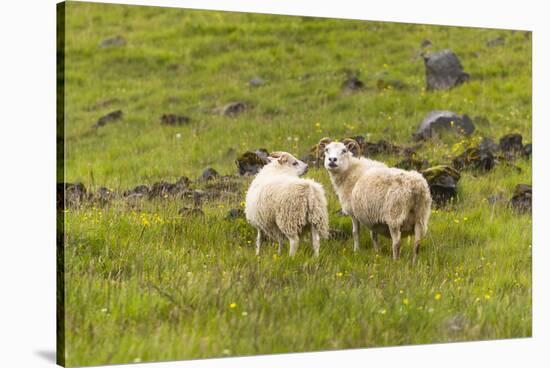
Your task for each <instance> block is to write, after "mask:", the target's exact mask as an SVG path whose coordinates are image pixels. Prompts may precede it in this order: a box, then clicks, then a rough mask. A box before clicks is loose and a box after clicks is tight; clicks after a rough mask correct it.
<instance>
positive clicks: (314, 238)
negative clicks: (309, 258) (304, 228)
mask: <svg viewBox="0 0 550 368" xmlns="http://www.w3.org/2000/svg"><path fill="white" fill-rule="evenodd" d="M311 244H312V245H313V252H314V253H315V257H319V248H320V247H321V243H320V238H319V232H318V231H317V230H316V229H314V228H311Z"/></svg>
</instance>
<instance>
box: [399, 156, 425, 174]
mask: <svg viewBox="0 0 550 368" xmlns="http://www.w3.org/2000/svg"><path fill="white" fill-rule="evenodd" d="M429 166H430V164H429V162H428V160H425V159H424V160H420V159H418V158H416V157H414V156H410V157H407V158H406V159H404V160H401V161H399V162H398V163H397V164H396V165H395V167H397V168H399V169H403V170H416V171H421V170H425V169H427V168H428V167H429Z"/></svg>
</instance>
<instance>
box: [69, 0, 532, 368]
mask: <svg viewBox="0 0 550 368" xmlns="http://www.w3.org/2000/svg"><path fill="white" fill-rule="evenodd" d="M66 32H67V33H66V36H67V38H66V55H65V56H66V59H65V60H66V70H65V78H66V95H65V98H66V105H65V112H66V115H65V122H66V129H65V137H66V143H65V149H66V167H65V177H66V181H68V182H82V183H83V184H84V185H85V186H86V188H87V189H88V191H91V192H93V191H95V190H97V189H98V188H99V187H101V186H105V187H108V188H109V189H111V190H114V191H123V190H125V189H128V188H132V187H134V186H136V185H139V184H145V185H151V184H153V183H154V182H157V181H161V180H165V181H170V182H173V181H175V180H176V179H177V178H179V177H181V176H187V177H189V178H191V179H195V178H197V177H198V176H199V175H200V174H201V172H202V171H203V169H204V168H205V167H207V166H212V167H213V168H215V169H216V170H217V171H218V172H220V174H222V175H235V174H236V173H237V169H236V167H235V163H234V161H235V159H236V158H237V156H238V155H239V154H240V153H242V152H244V151H246V150H249V149H252V150H253V149H257V148H266V149H268V150H284V151H289V152H291V153H294V154H296V155H297V156H301V155H303V154H306V153H308V151H309V149H310V147H311V146H312V145H314V144H315V143H316V142H317V141H318V140H319V139H320V138H322V137H325V136H331V137H336V138H338V137H344V136H354V135H363V136H365V137H367V139H368V140H370V141H377V140H379V139H386V140H389V141H392V142H394V143H396V144H400V145H411V144H412V140H411V135H412V133H413V132H414V131H415V130H416V128H417V126H418V125H419V123H420V121H421V120H422V118H423V117H424V116H425V115H426V114H427V113H428V112H429V111H430V110H433V109H446V110H452V111H456V112H457V113H467V114H469V115H470V116H472V117H474V116H480V117H485V118H486V119H478V120H476V122H477V124H476V131H475V133H474V134H473V136H472V137H471V138H462V137H457V136H454V135H449V136H445V137H443V138H442V139H437V140H434V141H432V142H429V143H426V144H424V145H423V146H422V148H420V150H419V151H418V155H419V156H420V157H422V158H426V159H427V160H429V161H430V164H439V163H449V162H450V160H451V157H452V156H454V155H456V154H457V153H460V152H461V151H462V150H463V149H465V148H466V147H468V146H469V145H471V144H474V142H478V141H479V139H480V138H481V137H490V138H493V139H494V140H497V141H498V138H499V137H501V136H502V135H504V134H506V133H510V132H517V133H521V134H522V135H523V137H524V141H525V142H530V141H531V39H530V34H528V33H525V32H514V31H505V30H486V29H472V28H458V27H441V26H426V25H412V24H397V23H381V22H368V21H356V20H355V21H354V20H332V19H318V18H309V17H282V16H274V15H255V14H244V13H226V12H206V11H191V10H185V9H167V8H154V7H151V8H149V7H136V6H118V5H104V4H87V3H68V4H67V16H66ZM115 36H121V37H123V39H124V40H125V42H124V43H125V44H124V45H119V46H116V45H115V46H111V47H102V46H101V43H102V42H103V41H104V40H105V39H108V38H111V37H115ZM499 37H501V38H503V39H504V43H503V44H498V42H496V43H497V45H495V46H492V47H489V46H488V45H487V42H488V41H491V40H495V39H498V38H499ZM425 39H426V40H430V41H431V44H432V46H431V47H429V48H426V51H428V52H429V51H437V50H441V49H445V48H451V49H452V50H453V51H454V52H455V53H456V54H457V55H458V56H459V57H460V59H461V61H462V64H463V66H464V69H465V70H466V71H467V72H468V73H470V74H471V80H470V81H469V82H468V83H466V84H464V85H462V86H459V87H457V88H454V89H452V90H450V91H438V92H427V91H425V89H424V87H425V79H424V65H423V61H422V58H421V57H420V52H421V51H422V49H421V42H422V41H423V40H425ZM350 74H354V75H358V76H359V79H361V80H362V81H363V82H364V83H365V88H364V89H362V90H361V91H358V92H355V93H351V94H349V93H345V92H344V91H343V90H342V82H343V81H344V80H345V79H346V77H347V76H348V75H350ZM253 77H261V78H262V79H263V80H265V84H263V85H261V86H258V87H252V86H250V85H249V80H250V79H252V78H253ZM379 79H382V80H384V81H391V80H398V81H400V82H401V83H402V84H404V85H405V88H403V89H398V88H385V89H384V88H383V89H379V88H378V87H377V81H378V80H379ZM231 101H243V102H245V103H246V104H247V106H249V108H248V109H247V110H246V111H245V112H243V113H241V114H239V115H237V116H235V117H228V116H223V115H222V114H220V113H219V112H218V111H217V109H219V108H220V107H223V106H224V105H225V104H226V103H228V102H231ZM119 109H120V110H122V112H123V117H122V119H121V120H119V121H115V122H111V123H107V124H106V125H104V126H101V127H99V128H94V127H93V125H94V124H95V123H96V121H97V120H98V119H99V118H100V117H101V116H103V115H105V114H107V113H109V112H111V111H115V110H119ZM165 113H175V114H180V115H186V116H188V117H189V118H190V119H191V122H190V123H189V124H185V125H183V126H163V125H161V124H160V120H161V116H162V115H163V114H165ZM379 159H382V160H384V161H386V162H387V163H389V164H394V163H396V162H397V161H399V158H398V157H393V156H389V155H388V156H381V157H379ZM307 176H308V177H311V178H314V179H316V180H318V181H319V182H321V183H323V184H324V185H325V188H326V189H327V194H328V199H329V206H330V208H329V210H330V212H331V227H332V228H335V229H340V230H343V231H344V232H345V233H346V234H349V235H351V222H350V220H349V218H346V217H341V216H338V215H337V213H336V212H337V210H338V209H339V208H340V207H339V205H338V202H337V198H336V197H335V195H334V192H333V190H332V188H331V187H330V182H329V180H328V175H327V174H326V172H325V171H324V170H323V169H313V170H310V172H309V173H308V174H307ZM235 180H236V182H237V183H238V188H237V189H236V190H234V191H232V192H231V193H226V194H224V195H221V196H218V197H216V198H214V199H211V200H208V201H206V202H205V203H204V204H203V207H202V210H203V212H204V216H182V215H180V214H179V213H178V211H179V209H180V208H181V207H184V206H190V205H191V204H190V203H191V202H190V200H189V199H175V198H157V199H153V200H140V201H138V202H129V201H126V200H123V199H116V200H113V201H111V202H109V203H108V204H107V205H104V206H100V205H98V204H97V203H84V204H83V205H82V206H79V207H78V208H70V209H68V210H66V211H65V220H66V224H67V228H66V234H65V235H66V241H65V267H66V270H65V271H66V272H65V280H66V281H65V282H66V294H65V298H66V359H67V363H68V364H69V365H91V364H102V363H124V362H132V361H152V360H175V359H190V358H200V357H213V356H223V355H248V354H266V353H279V352H296V351H312V350H326V349H342V348H358V347H372V346H390V345H403V344H420V343H434V342H447V341H464V340H478V339H498V338H510V337H526V336H530V335H531V225H532V223H531V217H530V215H528V214H523V215H519V214H516V213H515V212H513V211H512V210H511V209H510V208H509V207H508V206H507V203H506V202H507V200H508V199H509V198H510V197H511V195H512V192H513V189H514V187H515V185H516V184H518V183H528V184H530V183H531V161H530V159H528V158H527V159H526V158H518V159H516V160H515V161H513V162H512V163H508V164H507V163H504V162H502V163H499V164H498V165H497V166H496V167H495V168H494V169H493V170H491V171H490V172H488V173H476V172H471V171H464V172H462V178H461V179H460V182H459V195H458V199H457V201H456V202H455V203H453V204H451V205H449V206H447V207H445V208H442V209H439V210H435V209H434V210H433V213H432V217H431V222H430V230H429V234H428V237H427V239H426V240H425V241H424V243H423V248H422V249H421V254H420V258H419V263H418V264H417V265H416V266H413V265H412V264H411V263H410V258H411V246H410V245H409V244H408V243H407V240H405V241H404V243H403V247H402V249H403V252H402V253H403V257H402V259H401V260H400V261H398V262H393V261H391V255H390V245H389V242H388V241H387V240H384V241H383V251H382V253H381V254H379V255H375V253H374V251H373V250H372V245H371V242H370V240H369V239H368V234H367V232H366V231H364V232H363V234H362V240H363V244H362V245H363V247H362V249H361V251H360V252H359V253H357V254H354V253H353V252H352V241H351V239H336V240H330V241H324V242H323V243H322V245H321V256H320V258H319V259H313V258H312V251H311V249H310V248H311V247H310V244H309V241H308V240H307V239H304V242H303V243H302V246H301V247H300V249H299V251H298V255H297V257H295V258H294V259H290V258H289V257H288V256H287V255H286V253H285V254H283V255H281V256H278V255H277V254H276V247H269V246H266V247H264V250H263V254H262V255H261V256H260V257H256V256H254V251H253V247H252V243H253V241H254V236H255V233H254V229H253V228H252V227H251V226H249V225H248V224H247V223H246V221H244V220H243V219H241V218H239V219H236V220H228V219H225V217H226V215H227V212H228V210H229V209H230V208H239V207H242V205H243V203H242V201H243V200H244V191H245V190H246V186H247V184H248V182H249V181H250V179H249V178H241V179H235ZM192 185H194V186H196V187H197V188H201V189H204V186H205V184H204V183H201V182H195V183H193V184H192ZM498 194H501V195H502V197H503V198H504V199H503V200H501V201H496V202H494V203H493V202H489V201H488V200H487V198H488V197H489V196H493V195H498ZM287 247H288V245H287ZM287 249H288V248H287ZM287 249H285V250H287Z"/></svg>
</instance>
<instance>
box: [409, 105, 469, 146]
mask: <svg viewBox="0 0 550 368" xmlns="http://www.w3.org/2000/svg"><path fill="white" fill-rule="evenodd" d="M451 129H454V130H455V131H457V132H458V133H460V134H464V135H470V134H472V133H473V131H474V130H475V126H474V124H473V123H472V120H471V119H470V117H469V116H468V115H466V114H463V115H458V114H455V113H454V112H451V111H442V110H434V111H431V112H429V113H428V115H426V117H425V118H424V120H422V123H420V127H419V128H418V130H417V131H416V133H414V134H413V139H414V140H416V141H419V140H423V139H428V138H431V137H432V136H433V135H434V134H437V133H438V132H440V131H443V130H451Z"/></svg>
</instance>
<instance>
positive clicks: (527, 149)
mask: <svg viewBox="0 0 550 368" xmlns="http://www.w3.org/2000/svg"><path fill="white" fill-rule="evenodd" d="M532 153H533V145H532V144H531V143H527V144H526V145H524V146H523V155H524V156H527V157H530V156H531V154H532Z"/></svg>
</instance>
